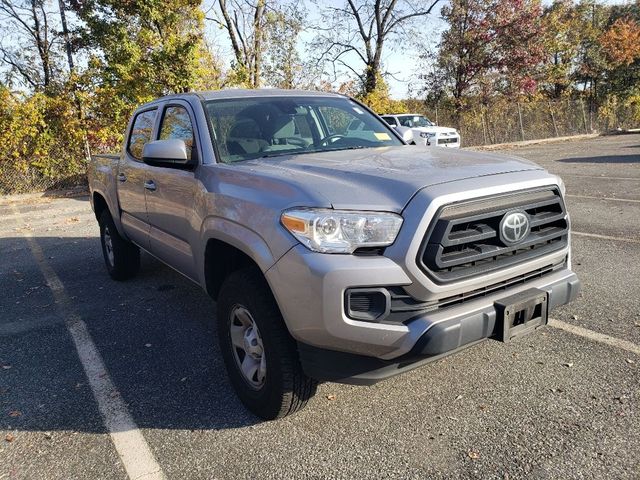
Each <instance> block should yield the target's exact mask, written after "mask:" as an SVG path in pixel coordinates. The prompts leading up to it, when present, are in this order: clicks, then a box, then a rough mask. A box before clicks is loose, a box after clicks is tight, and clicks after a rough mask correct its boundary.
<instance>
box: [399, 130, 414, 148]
mask: <svg viewBox="0 0 640 480" xmlns="http://www.w3.org/2000/svg"><path fill="white" fill-rule="evenodd" d="M396 132H398V133H399V134H400V136H401V137H402V140H404V141H405V143H409V144H411V143H415V141H414V138H413V132H412V131H411V129H410V128H409V127H396Z"/></svg>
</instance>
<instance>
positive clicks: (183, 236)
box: [145, 102, 198, 279]
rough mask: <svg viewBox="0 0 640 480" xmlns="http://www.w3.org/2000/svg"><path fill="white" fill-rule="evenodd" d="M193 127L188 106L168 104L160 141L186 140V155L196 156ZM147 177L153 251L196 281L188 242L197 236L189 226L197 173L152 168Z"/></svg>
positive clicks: (161, 123)
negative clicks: (195, 174)
mask: <svg viewBox="0 0 640 480" xmlns="http://www.w3.org/2000/svg"><path fill="white" fill-rule="evenodd" d="M193 125H194V123H193V120H192V116H191V114H190V108H189V107H188V104H186V103H182V102H176V103H173V102H172V103H170V104H167V105H166V106H165V107H164V110H163V112H162V119H161V121H160V127H159V129H158V132H159V133H158V140H167V139H174V138H177V139H180V140H183V141H184V142H185V144H186V146H187V155H197V148H196V143H195V140H194V128H193ZM146 175H147V177H146V182H145V183H146V184H147V185H150V186H152V187H151V188H147V212H148V214H149V224H150V226H151V228H150V230H149V243H150V248H151V250H150V251H151V253H153V255H155V256H156V257H158V258H159V259H160V260H162V261H164V262H166V263H168V264H169V265H171V266H172V267H173V268H175V269H176V270H178V271H180V272H181V273H183V274H184V275H186V276H188V277H190V278H192V279H196V278H197V272H196V267H195V262H194V257H193V251H192V249H191V244H190V241H189V240H190V239H191V238H193V236H194V235H197V234H198V231H197V230H194V228H193V227H192V226H191V223H190V219H191V218H192V214H193V212H194V211H195V200H194V198H195V189H196V185H197V180H196V179H195V176H194V170H193V169H191V170H185V169H180V168H166V167H156V166H150V167H149V169H148V170H147V171H146Z"/></svg>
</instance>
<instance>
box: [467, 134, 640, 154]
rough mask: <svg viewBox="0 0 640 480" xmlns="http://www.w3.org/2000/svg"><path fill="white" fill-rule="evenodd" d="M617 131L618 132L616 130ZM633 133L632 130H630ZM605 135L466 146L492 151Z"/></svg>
mask: <svg viewBox="0 0 640 480" xmlns="http://www.w3.org/2000/svg"><path fill="white" fill-rule="evenodd" d="M616 133H617V132H616ZM630 133H632V132H630ZM603 135H607V134H603V133H587V134H582V135H571V136H568V137H551V138H540V139H538V140H525V141H523V142H510V143H496V144H493V145H478V146H474V147H466V149H467V150H481V151H491V150H504V149H509V148H521V147H528V146H530V145H544V144H547V143H560V142H571V141H576V140H587V139H590V138H596V137H600V136H603Z"/></svg>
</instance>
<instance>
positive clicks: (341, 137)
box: [205, 96, 403, 163]
mask: <svg viewBox="0 0 640 480" xmlns="http://www.w3.org/2000/svg"><path fill="white" fill-rule="evenodd" d="M205 111H206V113H207V116H208V119H209V122H210V123H211V127H212V129H213V133H214V137H215V142H216V147H217V150H218V154H219V155H220V157H221V158H220V160H221V161H222V162H224V163H232V162H238V161H242V160H251V159H254V158H263V157H276V156H280V155H287V154H300V153H311V152H322V151H329V150H348V149H354V148H371V147H382V146H391V145H403V143H402V142H401V141H400V140H399V139H398V138H397V137H396V136H395V135H393V134H392V133H391V132H390V130H389V127H388V126H387V125H386V124H385V123H384V122H382V121H380V120H379V119H378V118H377V117H375V116H374V115H372V114H371V113H370V112H368V111H366V110H365V109H363V108H362V107H360V106H359V105H358V104H357V103H355V102H353V101H351V100H349V99H348V98H341V97H319V96H318V97H311V96H309V97H304V96H301V97H294V96H291V97H289V96H285V97H250V98H237V99H229V100H227V99H225V100H211V101H209V102H206V103H205Z"/></svg>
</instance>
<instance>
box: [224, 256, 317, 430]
mask: <svg viewBox="0 0 640 480" xmlns="http://www.w3.org/2000/svg"><path fill="white" fill-rule="evenodd" d="M217 317H218V318H217V323H218V339H219V342H220V349H221V350H222V356H223V358H224V362H225V365H226V367H227V372H228V374H229V379H230V380H231V383H232V384H233V386H234V388H235V390H236V393H237V395H238V397H239V398H240V400H241V401H242V403H244V405H245V406H246V407H247V408H248V409H249V410H250V411H251V412H253V413H254V414H256V415H258V416H259V417H261V418H264V419H265V420H272V419H275V418H280V417H284V416H286V415H289V414H292V413H294V412H296V411H298V410H300V409H302V408H303V407H304V406H305V405H306V403H307V401H308V400H309V399H310V398H311V397H312V396H313V395H314V394H315V392H316V382H315V380H312V379H310V378H309V377H307V376H306V375H305V374H304V372H303V371H302V367H301V365H300V360H299V358H298V352H297V348H296V343H295V341H294V340H293V339H292V338H291V336H290V335H289V332H288V331H287V329H286V327H285V325H284V321H283V319H282V315H281V314H280V310H279V309H278V306H277V304H276V302H275V300H274V298H273V295H272V294H271V291H270V289H269V286H268V285H267V283H266V281H265V280H264V277H263V276H262V274H261V272H260V271H259V270H257V269H256V268H246V269H242V270H239V271H236V272H234V273H232V274H231V275H229V277H228V278H227V279H226V280H225V282H224V283H223V285H222V288H221V290H220V294H219V296H218V312H217Z"/></svg>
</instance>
